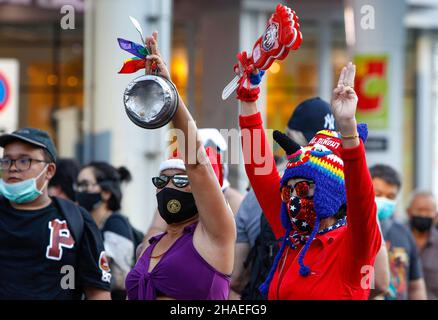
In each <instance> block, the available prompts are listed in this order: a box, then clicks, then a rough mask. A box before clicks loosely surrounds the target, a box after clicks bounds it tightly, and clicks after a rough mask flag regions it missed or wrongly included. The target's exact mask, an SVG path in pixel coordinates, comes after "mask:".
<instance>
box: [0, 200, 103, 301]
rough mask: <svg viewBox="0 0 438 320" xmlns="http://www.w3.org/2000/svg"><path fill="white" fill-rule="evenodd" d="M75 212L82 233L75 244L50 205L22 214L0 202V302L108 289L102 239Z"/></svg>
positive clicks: (65, 296)
mask: <svg viewBox="0 0 438 320" xmlns="http://www.w3.org/2000/svg"><path fill="white" fill-rule="evenodd" d="M80 210H81V213H82V216H83V218H84V229H83V235H82V238H81V240H80V243H79V244H78V243H75V240H74V239H73V236H72V235H71V232H70V231H69V230H68V226H67V222H66V219H65V217H64V216H63V214H62V213H61V212H59V210H58V209H57V207H55V205H54V204H53V203H52V204H50V205H49V206H47V207H45V208H43V209H40V210H33V211H28V210H17V209H14V208H13V207H11V205H10V204H9V202H8V201H6V200H4V201H0V299H50V300H52V299H74V298H79V297H80V296H81V292H82V290H83V288H86V287H92V288H100V289H104V290H109V287H110V285H109V284H110V278H111V275H110V273H109V272H110V270H109V267H108V263H107V260H106V256H105V251H104V247H103V241H102V236H101V234H100V231H99V230H98V228H97V226H96V224H95V223H94V221H93V220H92V218H91V216H90V215H89V214H88V213H87V212H86V211H85V210H84V209H82V208H80ZM66 277H67V278H66ZM73 277H74V278H73ZM73 279H74V281H73ZM73 283H74V289H73V288H72V287H73ZM75 289H76V290H75Z"/></svg>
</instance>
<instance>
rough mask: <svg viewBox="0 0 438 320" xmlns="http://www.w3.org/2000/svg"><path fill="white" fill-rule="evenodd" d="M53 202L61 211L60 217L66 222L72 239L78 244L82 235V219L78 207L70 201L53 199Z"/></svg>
mask: <svg viewBox="0 0 438 320" xmlns="http://www.w3.org/2000/svg"><path fill="white" fill-rule="evenodd" d="M52 199H53V202H54V203H55V205H57V206H58V208H59V209H60V210H61V213H62V215H63V216H64V218H65V219H66V220H67V224H68V228H69V229H70V231H71V233H72V235H73V238H74V239H75V240H76V242H77V243H80V241H81V239H82V234H83V233H84V217H83V216H82V212H81V210H80V209H79V207H78V206H77V205H76V204H75V203H73V202H72V201H70V200H65V199H60V198H57V197H53V198H52Z"/></svg>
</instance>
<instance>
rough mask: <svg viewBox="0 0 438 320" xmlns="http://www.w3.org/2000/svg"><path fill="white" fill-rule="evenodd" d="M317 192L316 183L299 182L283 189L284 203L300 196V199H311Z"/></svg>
mask: <svg viewBox="0 0 438 320" xmlns="http://www.w3.org/2000/svg"><path fill="white" fill-rule="evenodd" d="M314 192H315V183H314V182H313V181H299V182H297V183H295V184H294V185H293V186H289V185H286V186H284V187H282V188H281V198H282V199H283V201H285V202H287V201H289V199H290V197H292V196H295V197H296V196H298V197H300V198H311V197H313V194H314Z"/></svg>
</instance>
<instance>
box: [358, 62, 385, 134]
mask: <svg viewBox="0 0 438 320" xmlns="http://www.w3.org/2000/svg"><path fill="white" fill-rule="evenodd" d="M388 60H389V58H388V56H387V55H367V54H360V55H356V56H355V57H354V63H355V64H356V79H355V82H354V88H355V90H356V93H357V96H358V98H359V101H358V104H357V119H358V122H365V123H366V124H368V127H369V128H370V129H387V128H388V123H389V101H388V65H389V62H388Z"/></svg>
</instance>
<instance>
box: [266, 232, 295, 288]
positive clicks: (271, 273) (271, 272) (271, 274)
mask: <svg viewBox="0 0 438 320" xmlns="http://www.w3.org/2000/svg"><path fill="white" fill-rule="evenodd" d="M291 230H292V229H291V228H288V229H286V234H285V235H284V238H283V241H282V243H281V247H280V250H278V252H277V255H276V256H275V259H274V262H273V263H272V267H271V270H269V274H268V276H267V277H266V280H265V282H263V283H262V284H261V285H260V286H259V291H260V292H261V293H262V294H263V295H266V294H268V291H269V285H270V284H271V281H272V278H273V277H274V273H275V270H277V266H278V263H279V262H280V259H281V257H282V256H283V252H284V249H286V245H287V241H288V239H289V235H290V233H291Z"/></svg>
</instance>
